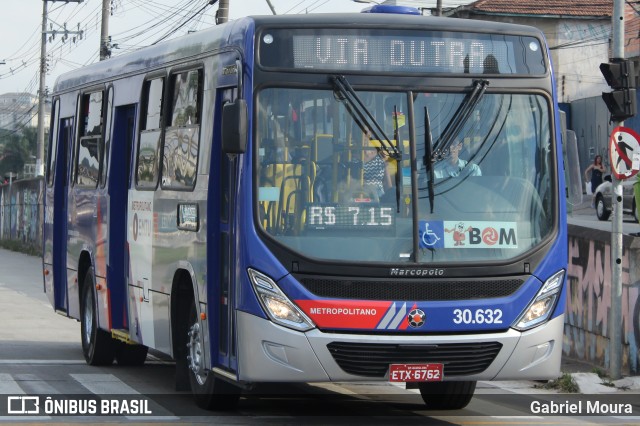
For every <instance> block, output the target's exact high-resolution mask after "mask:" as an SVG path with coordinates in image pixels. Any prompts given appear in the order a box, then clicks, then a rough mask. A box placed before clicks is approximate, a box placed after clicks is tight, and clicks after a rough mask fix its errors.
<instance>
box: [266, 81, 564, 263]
mask: <svg viewBox="0 0 640 426" xmlns="http://www.w3.org/2000/svg"><path fill="white" fill-rule="evenodd" d="M356 92H357V97H358V98H359V101H361V105H362V106H364V108H366V110H367V114H370V115H371V117H372V118H373V120H374V123H375V124H376V125H379V127H380V128H381V130H382V131H381V132H375V134H384V135H386V137H388V138H389V140H379V138H378V137H376V136H375V134H372V133H373V132H371V130H370V128H371V127H372V126H371V125H368V124H366V123H363V119H362V114H358V113H357V111H355V112H354V111H353V109H354V107H353V102H349V100H348V99H345V96H344V93H343V92H342V91H340V90H337V89H335V88H334V89H324V90H318V89H309V88H266V89H263V90H262V91H261V92H259V94H258V97H257V116H256V121H255V122H256V132H255V136H256V138H255V140H256V145H257V150H256V151H257V155H256V164H255V166H256V167H255V173H256V176H257V184H256V188H257V201H258V208H257V212H258V213H257V214H258V218H257V221H258V223H259V226H260V227H261V228H262V229H263V231H264V232H265V233H266V234H268V235H269V236H270V237H271V238H273V239H275V240H276V241H277V242H279V243H280V244H282V245H284V246H286V247H287V248H289V249H290V250H293V251H295V252H297V253H299V254H300V255H302V256H306V257H309V258H315V259H319V260H332V261H350V262H367V261H370V262H386V263H398V262H424V263H432V262H437V263H460V262H467V261H485V262H503V261H507V260H509V259H512V258H514V257H517V256H520V255H522V254H524V253H526V252H527V251H529V250H531V249H532V248H534V247H535V246H536V245H538V244H540V243H541V242H542V241H543V240H545V239H546V238H547V237H548V236H549V235H550V234H551V233H552V232H553V229H554V227H553V225H554V218H553V215H554V212H555V211H556V210H557V206H556V205H555V203H554V201H553V196H554V191H553V185H554V180H555V174H554V172H553V170H554V156H553V150H552V136H551V134H550V132H549V128H550V112H549V111H550V100H549V99H548V98H546V97H544V96H542V95H540V94H522V93H518V94H510V93H488V92H485V93H483V94H482V96H476V95H473V96H471V92H456V93H443V92H437V93H435V92H391V91H388V92H384V91H356ZM470 97H473V99H472V100H470ZM409 106H411V108H409ZM411 128H413V129H415V131H414V132H410V129H411ZM412 133H413V134H414V135H415V138H414V139H415V140H411V138H410V136H411V134H412ZM388 145H392V146H391V148H393V149H390V148H389V146H388ZM395 152H399V154H397V155H395V154H393V153H395ZM414 153H415V154H414ZM414 156H415V157H414ZM412 160H415V164H416V167H415V168H416V172H417V173H416V177H415V178H413V175H412V173H411V171H412V170H411V164H412ZM414 194H417V198H415V197H414ZM414 198H415V199H414ZM415 213H417V215H416V214H415ZM416 216H417V220H415V219H416ZM416 241H417V244H416ZM416 247H417V252H416V249H415V248H416Z"/></svg>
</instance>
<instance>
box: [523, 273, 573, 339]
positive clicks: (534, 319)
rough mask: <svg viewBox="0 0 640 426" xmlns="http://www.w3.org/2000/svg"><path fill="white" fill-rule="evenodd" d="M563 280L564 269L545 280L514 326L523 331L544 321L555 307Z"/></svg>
mask: <svg viewBox="0 0 640 426" xmlns="http://www.w3.org/2000/svg"><path fill="white" fill-rule="evenodd" d="M563 282H564V270H562V271H560V272H557V273H556V274H554V275H553V276H552V277H551V278H549V279H548V280H547V281H545V283H544V285H543V286H542V288H541V289H540V291H539V292H538V294H537V295H536V297H535V298H534V299H533V302H531V304H529V306H528V307H527V309H526V310H525V311H524V313H523V314H522V315H520V317H519V318H518V319H517V320H516V321H515V323H516V325H515V326H514V328H515V329H517V330H520V331H524V330H528V329H530V328H533V327H535V326H537V325H539V324H541V323H543V322H545V321H546V320H547V319H548V318H549V316H550V315H551V313H552V312H553V310H554V309H555V307H556V304H557V302H558V297H559V296H560V290H561V289H562V283H563Z"/></svg>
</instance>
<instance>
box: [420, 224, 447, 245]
mask: <svg viewBox="0 0 640 426" xmlns="http://www.w3.org/2000/svg"><path fill="white" fill-rule="evenodd" d="M443 230H444V225H443V224H442V222H420V247H421V248H442V247H444V241H442V233H443Z"/></svg>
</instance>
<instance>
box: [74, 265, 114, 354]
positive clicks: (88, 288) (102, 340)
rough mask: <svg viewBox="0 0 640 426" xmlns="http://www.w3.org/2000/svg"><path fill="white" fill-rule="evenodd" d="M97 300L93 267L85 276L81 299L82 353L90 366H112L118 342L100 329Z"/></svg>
mask: <svg viewBox="0 0 640 426" xmlns="http://www.w3.org/2000/svg"><path fill="white" fill-rule="evenodd" d="M96 300H97V297H96V285H95V280H94V272H93V267H91V268H89V270H88V271H87V273H86V275H85V276H84V282H83V285H82V297H81V299H80V339H81V341H82V353H83V354H84V359H85V360H86V361H87V364H89V365H111V364H112V363H113V358H114V356H115V343H116V342H115V341H114V340H113V339H112V338H111V335H110V334H109V333H107V332H106V331H104V330H101V329H99V328H98V316H97V315H96V309H97V303H96Z"/></svg>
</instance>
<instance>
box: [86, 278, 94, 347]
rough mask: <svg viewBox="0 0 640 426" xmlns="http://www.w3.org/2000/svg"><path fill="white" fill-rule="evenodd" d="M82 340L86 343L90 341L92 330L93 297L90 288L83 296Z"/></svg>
mask: <svg viewBox="0 0 640 426" xmlns="http://www.w3.org/2000/svg"><path fill="white" fill-rule="evenodd" d="M84 324H85V327H84V340H85V342H86V343H87V345H88V344H90V343H91V333H92V331H93V298H92V297H91V290H89V291H87V293H86V295H85V297H84Z"/></svg>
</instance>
